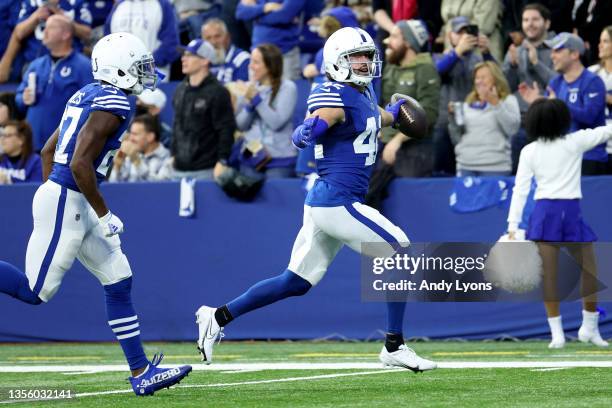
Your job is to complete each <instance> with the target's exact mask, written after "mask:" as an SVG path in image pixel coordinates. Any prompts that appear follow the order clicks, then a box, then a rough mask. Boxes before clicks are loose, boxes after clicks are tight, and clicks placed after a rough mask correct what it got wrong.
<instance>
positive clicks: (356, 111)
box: [196, 27, 436, 372]
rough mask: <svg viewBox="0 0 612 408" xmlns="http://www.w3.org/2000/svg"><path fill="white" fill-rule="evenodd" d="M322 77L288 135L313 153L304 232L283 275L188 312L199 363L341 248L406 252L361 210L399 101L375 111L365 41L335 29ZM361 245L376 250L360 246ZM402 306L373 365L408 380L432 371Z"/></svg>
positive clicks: (373, 54)
mask: <svg viewBox="0 0 612 408" xmlns="http://www.w3.org/2000/svg"><path fill="white" fill-rule="evenodd" d="M323 55H324V61H325V71H326V74H327V76H328V78H329V79H330V80H331V81H330V82H325V83H322V84H320V85H318V86H316V87H315V88H314V89H313V91H312V92H311V94H310V97H309V98H308V112H309V115H308V117H307V118H306V119H305V120H304V123H303V124H302V125H300V126H299V127H298V128H297V129H296V130H295V132H294V134H293V143H294V145H295V146H296V147H297V148H300V149H302V148H304V147H306V146H309V145H314V151H315V159H316V164H317V172H318V174H319V176H320V177H319V178H318V179H317V181H316V183H315V185H314V187H313V188H312V189H311V190H310V192H309V193H308V196H307V197H306V202H305V205H304V225H303V226H302V229H301V230H300V232H299V234H298V236H297V238H296V240H295V243H294V245H293V251H292V253H291V260H290V261H289V266H288V268H287V269H286V270H285V271H284V272H283V273H282V274H280V275H278V276H276V277H274V278H271V279H267V280H264V281H261V282H259V283H257V284H255V285H254V286H252V287H251V288H250V289H249V290H248V291H246V292H245V293H244V294H242V295H241V296H239V297H237V298H236V299H234V300H232V301H231V302H229V303H227V304H225V305H223V306H221V307H219V308H212V307H208V306H202V307H200V308H199V309H198V311H197V312H196V321H197V323H198V326H199V337H198V342H197V345H198V349H199V350H200V353H201V355H202V359H203V360H204V361H206V362H207V363H210V362H211V360H212V353H213V345H214V342H215V341H216V340H217V339H218V338H220V337H221V336H222V335H223V333H222V331H223V327H224V326H226V325H227V324H228V323H230V322H231V321H232V320H234V319H235V318H237V317H238V316H241V315H243V314H245V313H247V312H250V311H251V310H254V309H257V308H260V307H262V306H265V305H268V304H271V303H274V302H277V301H279V300H281V299H284V298H287V297H290V296H301V295H304V294H305V293H306V292H308V290H309V289H310V288H311V287H312V286H313V285H316V284H317V283H318V282H319V281H320V280H321V279H322V278H323V275H325V272H326V271H327V267H328V266H329V264H330V263H331V262H332V261H333V259H334V257H335V256H336V254H337V253H338V251H339V250H340V249H341V248H342V246H344V245H345V244H346V245H348V246H349V247H350V248H352V249H353V250H355V251H357V252H364V253H365V255H367V256H390V255H392V254H393V253H394V252H395V249H394V248H397V245H401V246H408V245H409V244H410V243H409V240H408V237H407V236H406V234H404V232H403V231H402V230H401V229H400V228H399V227H397V226H396V225H394V224H393V223H391V222H390V221H389V220H388V219H386V218H385V217H384V216H383V215H381V214H380V213H379V212H378V211H376V210H375V209H374V208H371V207H368V206H366V205H364V204H363V201H364V197H365V194H366V192H367V190H368V183H369V179H370V175H371V173H372V168H373V165H374V162H375V160H376V153H377V146H378V143H377V135H378V132H379V130H380V128H381V127H382V126H391V125H393V124H394V123H395V122H396V121H397V116H398V111H399V107H400V105H401V104H402V103H403V102H404V100H403V99H401V100H399V101H398V102H396V103H394V104H392V105H391V104H390V105H388V106H387V108H386V109H384V110H383V109H381V108H379V107H378V105H377V102H376V96H375V94H374V91H373V88H372V85H371V81H372V78H374V77H376V76H380V64H381V62H380V59H379V57H378V51H377V49H376V46H375V45H374V42H373V41H372V38H371V37H370V36H369V35H368V33H367V32H365V31H364V30H362V29H359V28H352V27H347V28H342V29H340V30H338V31H336V32H335V33H334V34H333V35H332V36H331V37H330V38H329V39H328V40H327V42H326V43H325V47H324V50H323ZM362 243H378V245H372V246H364V247H363V248H362ZM404 309H405V304H404V303H402V302H389V303H388V328H387V331H388V333H387V336H386V341H385V345H384V346H383V348H382V350H381V353H380V360H381V361H382V362H383V363H384V364H385V365H386V366H396V367H404V368H408V369H410V370H413V371H415V372H419V371H425V370H431V369H434V368H436V364H435V363H433V362H432V361H429V360H426V359H424V358H421V357H419V356H418V355H417V354H416V353H415V352H414V351H413V350H411V349H410V348H408V347H407V346H406V345H405V344H404V338H403V334H402V326H403V324H402V323H403V316H404Z"/></svg>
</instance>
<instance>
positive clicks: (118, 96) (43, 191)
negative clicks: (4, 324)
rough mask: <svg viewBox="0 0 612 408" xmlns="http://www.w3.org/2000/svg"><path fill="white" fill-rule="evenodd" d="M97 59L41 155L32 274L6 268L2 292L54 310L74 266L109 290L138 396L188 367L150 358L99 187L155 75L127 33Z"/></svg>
mask: <svg viewBox="0 0 612 408" xmlns="http://www.w3.org/2000/svg"><path fill="white" fill-rule="evenodd" d="M91 57H92V58H91V59H92V71H93V77H94V79H96V80H97V82H94V83H91V84H89V85H86V86H84V87H83V88H81V89H80V90H79V91H77V92H76V93H75V94H74V95H73V96H72V97H71V99H70V100H69V101H68V103H67V104H66V108H65V110H64V114H63V117H62V120H61V122H60V125H59V128H58V129H57V130H56V131H55V132H54V134H53V135H52V136H51V138H50V139H49V140H48V141H47V143H46V144H45V147H44V148H43V150H42V153H41V155H42V159H43V179H44V180H45V182H44V184H42V185H41V186H40V187H39V188H38V190H37V191H36V194H35V195H34V200H33V202H32V213H33V216H34V230H33V231H32V235H31V236H30V241H29V242H28V249H27V253H26V271H25V274H24V273H23V272H21V271H20V270H18V269H17V268H15V267H14V266H13V265H10V264H8V263H6V262H0V292H3V293H7V294H9V295H11V296H13V297H15V298H17V299H19V300H22V301H24V302H26V303H30V304H34V305H37V304H40V303H41V302H48V301H49V300H51V298H52V297H53V295H54V294H55V292H56V291H57V290H58V288H59V286H60V284H61V281H62V279H63V277H64V275H65V273H66V271H67V270H68V269H70V267H71V266H72V263H73V262H74V259H75V258H77V259H78V260H79V261H80V262H81V263H82V264H83V266H85V268H87V269H88V270H89V271H90V272H91V273H92V274H93V275H94V276H95V277H96V278H98V280H99V281H100V283H101V284H102V285H103V287H104V293H105V297H106V311H107V317H108V324H109V326H110V327H111V329H112V330H113V332H114V334H115V336H116V337H117V340H118V341H119V343H120V344H121V347H122V349H123V352H124V354H125V358H126V360H127V362H128V364H129V367H130V370H131V373H132V377H130V382H131V384H132V388H133V390H134V392H135V393H136V395H151V394H153V393H154V392H155V391H157V390H159V389H162V388H167V387H169V386H171V385H173V384H176V383H178V382H179V381H180V380H181V379H183V378H184V377H185V376H186V375H187V374H188V373H189V372H190V371H191V366H181V367H176V368H160V367H158V364H159V363H160V362H161V360H162V358H163V354H159V355H155V356H154V357H153V359H152V361H149V360H148V359H147V357H146V355H145V353H144V350H143V347H142V342H141V340H140V326H139V323H138V316H137V315H136V312H135V310H134V307H133V305H132V300H131V288H132V271H131V268H130V265H129V263H128V260H127V258H126V257H125V255H124V254H123V252H122V250H121V242H120V240H119V235H118V234H120V233H122V232H123V223H122V222H121V220H120V219H119V218H118V217H117V216H116V215H115V214H113V213H111V212H110V211H109V209H108V207H107V205H106V203H105V201H104V198H103V197H102V195H101V194H100V191H99V189H98V184H99V183H100V182H101V181H102V180H103V179H104V178H105V177H106V174H107V171H108V169H109V168H112V161H113V155H114V154H115V152H116V150H117V149H119V147H120V145H121V140H122V138H123V136H124V135H125V133H126V129H127V128H128V126H129V124H130V121H131V120H132V117H133V114H134V113H133V110H132V108H131V107H130V104H129V102H128V99H127V95H128V94H134V95H137V94H140V93H141V92H142V91H143V90H144V89H155V87H156V84H157V79H158V77H157V73H156V70H155V64H154V62H153V56H152V55H151V53H150V52H149V51H148V50H147V48H146V47H145V45H144V44H143V43H142V41H141V40H140V39H139V38H137V37H136V36H134V35H132V34H129V33H114V34H110V35H107V36H106V37H104V38H102V39H101V40H100V41H99V42H98V43H97V44H96V46H95V47H94V49H93V52H92V56H91Z"/></svg>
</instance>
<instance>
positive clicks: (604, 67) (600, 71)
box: [589, 25, 612, 174]
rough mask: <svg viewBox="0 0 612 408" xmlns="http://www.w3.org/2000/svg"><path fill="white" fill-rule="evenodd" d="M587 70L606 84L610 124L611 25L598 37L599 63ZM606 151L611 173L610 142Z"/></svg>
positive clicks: (607, 116)
mask: <svg viewBox="0 0 612 408" xmlns="http://www.w3.org/2000/svg"><path fill="white" fill-rule="evenodd" d="M589 71H591V72H593V73H595V74H597V75H599V77H600V78H601V79H602V81H603V82H604V84H605V86H606V124H607V125H610V124H612V25H610V26H607V27H606V28H604V29H603V31H602V32H601V35H600V37H599V64H595V65H592V66H590V67H589ZM606 151H607V153H608V167H607V173H608V174H612V157H610V155H612V142H608V144H607V146H606Z"/></svg>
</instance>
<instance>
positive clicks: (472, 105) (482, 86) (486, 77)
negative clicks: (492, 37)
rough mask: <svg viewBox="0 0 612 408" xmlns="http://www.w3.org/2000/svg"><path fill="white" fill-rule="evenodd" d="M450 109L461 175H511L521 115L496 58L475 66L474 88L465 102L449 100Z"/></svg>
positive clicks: (452, 136) (452, 137) (458, 174)
mask: <svg viewBox="0 0 612 408" xmlns="http://www.w3.org/2000/svg"><path fill="white" fill-rule="evenodd" d="M449 112H450V113H451V115H450V122H449V131H450V135H451V140H452V141H453V143H454V144H455V155H456V158H457V176H460V177H465V176H506V175H510V173H511V171H512V159H511V156H510V136H512V135H513V134H515V133H516V132H517V131H518V130H519V127H520V124H521V115H520V112H519V106H518V101H517V100H516V97H515V96H514V95H512V94H511V93H510V88H509V87H508V81H506V78H505V77H504V74H503V73H502V71H501V69H500V68H499V66H498V65H497V64H496V63H495V62H493V61H485V62H481V63H479V64H477V65H476V66H475V67H474V74H473V88H472V91H471V92H470V94H469V95H468V96H467V98H466V100H465V102H464V103H460V104H452V103H451V104H449Z"/></svg>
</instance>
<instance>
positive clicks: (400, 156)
mask: <svg viewBox="0 0 612 408" xmlns="http://www.w3.org/2000/svg"><path fill="white" fill-rule="evenodd" d="M427 39H428V33H427V29H426V28H425V25H424V24H423V23H422V22H420V21H419V20H402V21H399V22H398V23H397V24H396V25H395V28H393V30H391V35H390V36H389V37H388V38H387V39H386V40H385V43H386V45H387V50H386V56H387V62H388V63H387V64H386V65H385V67H384V70H383V75H382V100H383V102H388V101H389V100H390V99H391V95H393V94H394V93H396V92H397V93H402V94H405V95H410V96H412V97H413V98H415V99H416V100H418V101H419V103H420V104H421V106H423V108H424V109H425V112H426V114H427V123H428V124H429V129H430V131H431V130H432V129H433V125H434V124H435V123H436V119H437V116H438V105H439V101H440V77H439V76H438V73H437V72H436V68H435V66H434V64H433V60H432V58H431V55H430V54H429V53H426V52H421V51H422V50H423V47H424V46H425V44H426V43H427ZM382 141H383V142H384V143H385V146H384V148H383V150H382V161H383V163H385V164H387V165H389V166H394V170H395V175H397V176H399V177H425V176H428V175H430V174H431V171H432V166H433V161H432V145H431V140H422V141H417V140H411V139H410V138H409V137H408V136H405V135H403V134H402V133H400V132H398V131H397V130H395V129H393V128H389V127H387V128H384V129H383V130H382Z"/></svg>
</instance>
